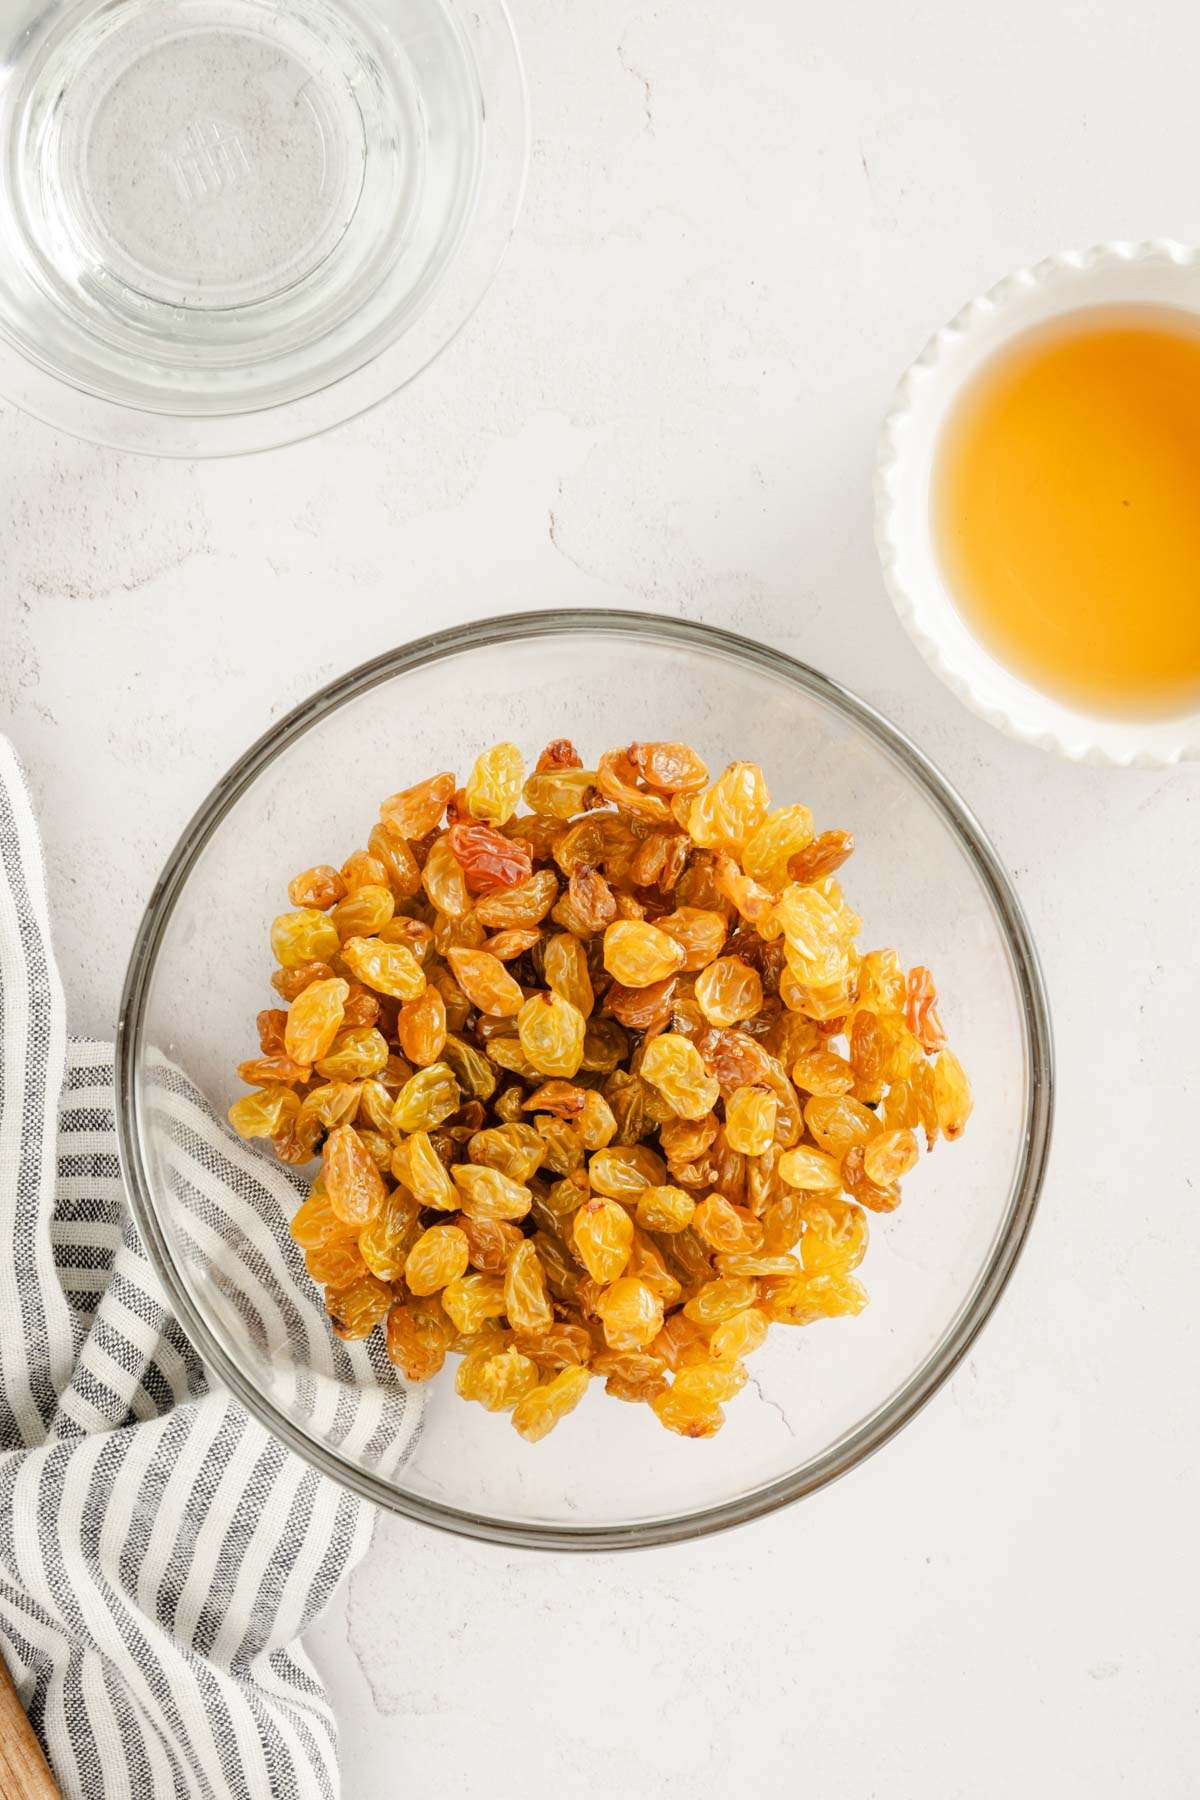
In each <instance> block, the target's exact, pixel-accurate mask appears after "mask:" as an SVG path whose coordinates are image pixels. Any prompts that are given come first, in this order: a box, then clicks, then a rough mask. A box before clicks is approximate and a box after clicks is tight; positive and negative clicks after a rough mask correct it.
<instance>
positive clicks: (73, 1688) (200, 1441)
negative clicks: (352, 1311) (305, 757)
mask: <svg viewBox="0 0 1200 1800" xmlns="http://www.w3.org/2000/svg"><path fill="white" fill-rule="evenodd" d="M159 1091H160V1093H161V1097H162V1104H163V1105H164V1106H167V1107H169V1108H170V1109H171V1117H172V1126H173V1131H174V1134H175V1135H174V1140H173V1141H174V1143H175V1145H176V1147H177V1150H178V1163H177V1170H178V1179H179V1183H180V1188H181V1190H183V1191H186V1192H187V1193H188V1194H190V1195H192V1196H193V1197H194V1204H193V1205H192V1206H191V1207H190V1209H189V1213H188V1220H189V1232H190V1233H191V1237H192V1241H193V1242H196V1243H197V1244H198V1246H199V1248H198V1253H199V1254H204V1255H206V1256H209V1257H211V1256H212V1255H213V1254H214V1252H215V1251H216V1250H225V1251H228V1262H227V1269H228V1271H229V1272H230V1273H231V1277H232V1280H233V1282H234V1287H233V1289H231V1291H233V1292H235V1293H236V1306H237V1309H238V1312H239V1314H240V1316H241V1318H242V1319H243V1320H244V1322H245V1325H246V1327H247V1329H248V1330H249V1332H250V1335H251V1338H252V1339H255V1340H256V1341H257V1342H258V1343H259V1344H260V1346H261V1347H262V1348H263V1349H264V1351H268V1350H269V1349H270V1346H271V1345H272V1344H273V1343H276V1342H286V1341H288V1340H289V1339H291V1340H294V1339H295V1338H296V1335H297V1334H301V1336H302V1337H303V1339H304V1342H305V1344H306V1345H309V1344H311V1345H313V1346H320V1354H321V1356H324V1358H325V1362H324V1364H323V1365H322V1364H321V1361H320V1356H318V1355H316V1353H315V1351H314V1354H313V1356H312V1357H311V1358H310V1359H308V1360H309V1361H310V1364H311V1366H312V1367H315V1368H317V1369H318V1370H319V1369H321V1368H322V1367H323V1368H324V1369H325V1371H327V1379H325V1378H324V1377H323V1376H321V1375H320V1374H318V1376H317V1377H316V1378H315V1380H314V1379H312V1378H311V1377H310V1378H309V1379H308V1387H307V1390H306V1391H305V1392H304V1393H298V1395H297V1400H296V1405H297V1408H298V1410H299V1411H301V1412H303V1413H305V1414H307V1416H308V1417H309V1418H310V1419H312V1420H313V1421H314V1422H315V1423H316V1425H317V1426H318V1428H319V1429H321V1431H322V1434H323V1435H325V1436H326V1437H327V1438H328V1439H329V1440H330V1441H335V1439H336V1436H337V1433H336V1432H335V1430H334V1429H333V1426H334V1424H335V1423H336V1421H337V1417H338V1408H339V1405H340V1404H341V1403H342V1402H341V1399H340V1398H339V1396H344V1393H345V1384H346V1383H347V1382H349V1383H350V1384H351V1386H352V1388H353V1386H354V1385H355V1384H357V1383H361V1386H360V1388H359V1394H360V1396H361V1403H360V1404H353V1405H351V1406H350V1407H349V1408H348V1409H347V1410H348V1417H347V1420H346V1423H345V1428H344V1432H343V1437H344V1440H345V1441H346V1443H347V1447H350V1440H351V1439H352V1438H353V1439H354V1440H356V1441H355V1443H354V1446H353V1447H354V1448H356V1449H357V1450H358V1451H359V1452H361V1451H362V1450H363V1448H364V1446H370V1447H372V1448H374V1450H375V1451H376V1454H377V1455H378V1457H379V1458H380V1459H382V1458H383V1456H384V1455H385V1454H386V1455H387V1456H388V1457H389V1458H391V1457H395V1456H397V1455H399V1454H401V1453H402V1449H401V1447H402V1445H403V1443H404V1440H405V1439H406V1438H411V1435H412V1431H413V1429H414V1425H415V1416H414V1415H415V1408H414V1409H413V1414H410V1416H409V1417H408V1418H405V1416H404V1415H405V1408H406V1404H407V1402H406V1396H405V1394H404V1391H403V1389H402V1388H398V1387H396V1386H395V1384H392V1385H390V1386H389V1387H388V1388H386V1389H383V1390H382V1391H378V1392H376V1391H375V1390H376V1389H377V1388H378V1383H377V1377H375V1374H374V1371H373V1370H372V1368H371V1364H370V1360H369V1359H368V1358H367V1356H366V1353H365V1352H364V1351H363V1350H362V1348H361V1347H359V1346H355V1347H347V1346H343V1345H341V1344H338V1343H337V1341H336V1340H335V1339H333V1338H332V1337H331V1336H330V1334H329V1332H328V1329H327V1327H326V1325H325V1322H324V1320H323V1319H322V1317H321V1314H320V1309H319V1307H318V1305H317V1304H316V1298H315V1294H314V1293H313V1291H312V1290H311V1289H310V1288H309V1286H308V1284H307V1282H306V1280H305V1278H304V1275H303V1265H302V1263H299V1262H298V1260H297V1257H296V1254H295V1250H294V1247H293V1246H292V1245H291V1244H290V1240H287V1239H286V1236H285V1235H284V1234H281V1233H280V1231H279V1219H280V1207H281V1204H282V1205H284V1206H285V1209H290V1207H291V1206H293V1205H294V1204H295V1193H294V1189H292V1188H291V1187H290V1186H289V1177H288V1175H287V1173H286V1171H284V1170H282V1169H276V1168H274V1167H272V1166H270V1165H267V1164H265V1163H264V1162H262V1161H261V1160H260V1159H259V1158H258V1157H256V1156H255V1155H253V1153H251V1152H248V1151H247V1150H246V1148H245V1147H244V1146H242V1145H240V1144H237V1143H236V1142H235V1141H234V1140H233V1139H232V1138H231V1137H230V1136H229V1134H228V1133H227V1132H226V1131H225V1130H224V1128H223V1126H221V1125H219V1124H218V1123H216V1121H215V1120H214V1119H213V1117H212V1115H211V1114H210V1113H209V1112H208V1110H207V1109H206V1108H205V1107H204V1105H203V1102H202V1101H201V1099H200V1096H199V1095H198V1094H197V1093H196V1092H195V1090H194V1089H192V1088H191V1087H190V1084H189V1083H188V1082H187V1081H186V1079H185V1078H183V1077H182V1076H180V1075H179V1073H178V1071H174V1070H170V1069H168V1068H167V1067H166V1065H164V1066H163V1070H162V1079H161V1085H160V1090H159ZM0 1210H2V1215H3V1231H4V1248H3V1251H0V1321H2V1325H3V1328H2V1329H0V1647H2V1648H3V1652H4V1657H5V1660H6V1662H7V1664H8V1666H9V1669H10V1670H11V1672H12V1674H13V1677H14V1679H15V1681H16V1683H17V1686H18V1690H19V1692H20V1694H21V1697H22V1700H23V1701H24V1703H25V1705H26V1707H27V1710H28V1712H29V1714H30V1717H31V1719H32V1721H33V1723H34V1726H35V1728H36V1729H37V1731H38V1734H39V1736H40V1737H41V1739H42V1742H43V1744H44V1745H45V1747H46V1749H47V1752H48V1755H49V1757H50V1761H51V1763H52V1765H53V1767H54V1771H55V1774H56V1776H57V1778H58V1780H59V1782H60V1784H61V1786H62V1788H63V1791H64V1793H66V1794H68V1795H81V1796H87V1797H88V1800H101V1797H103V1800H158V1797H159V1796H180V1797H183V1796H188V1797H192V1796H195V1797H196V1800H243V1797H247V1800H257V1797H258V1796H263V1797H264V1800H265V1797H266V1796H270V1797H271V1800H308V1797H310V1796H318V1795H321V1796H333V1795H335V1794H336V1793H337V1792H338V1781H337V1763H336V1733H335V1727H334V1721H333V1717H332V1714H331V1711H330V1707H329V1704H328V1701H327V1700H326V1697H325V1694H324V1692H323V1690H322V1687H321V1684H320V1682H319V1681H318V1679H317V1677H316V1676H315V1674H314V1671H313V1669H312V1667H311V1665H310V1663H309V1662H308V1660H307V1658H306V1656H305V1654H304V1652H303V1650H302V1649H301V1648H300V1646H299V1644H298V1642H297V1640H298V1638H299V1636H300V1634H301V1633H302V1632H303V1631H304V1630H305V1629H306V1628H307V1626H309V1625H310V1624H311V1623H312V1621H313V1620H314V1619H315V1618H316V1617H317V1615H318V1614H319V1612H320V1611H321V1609H322V1607H323V1606H324V1605H325V1604H326V1602H327V1601H328V1600H329V1598H330V1596H331V1594H332V1592H333V1590H334V1588H335V1586H336V1585H337V1583H338V1581H339V1579H340V1578H341V1577H342V1576H343V1575H344V1574H345V1572H346V1570H347V1569H348V1568H349V1567H350V1566H351V1564H352V1563H353V1562H354V1561H355V1560H356V1559H357V1558H358V1557H359V1556H360V1555H361V1554H362V1552H363V1551H364V1550H365V1548H366V1545H367V1541H368V1538H369V1535H370V1515H369V1511H368V1510H367V1509H365V1508H364V1507H363V1506H362V1505H361V1504H360V1503H359V1502H357V1501H356V1500H354V1499H352V1498H351V1497H350V1496H349V1495H348V1494H345V1493H343V1492H342V1491H341V1490H339V1489H338V1488H336V1487H335V1486H333V1485H332V1484H331V1483H329V1482H328V1481H326V1480H325V1479H324V1478H322V1477H320V1476H318V1475H317V1474H316V1473H315V1471H314V1470H312V1469H310V1468H309V1467H308V1466H307V1465H305V1464H304V1463H302V1462H300V1461H299V1460H298V1459H296V1458H295V1457H293V1456H292V1455H291V1454H290V1453H289V1452H288V1451H286V1450H284V1449H283V1448H282V1447H281V1446H280V1444H279V1443H278V1442H277V1441H276V1440H275V1439H273V1438H271V1437H269V1436H268V1435H267V1434H266V1433H265V1432H264V1431H263V1430H262V1428H261V1427H260V1426H258V1425H257V1424H256V1423H255V1422H254V1421H253V1420H251V1419H250V1418H249V1417H248V1416H247V1414H246V1413H245V1412H244V1411H243V1410H242V1409H241V1408H240V1406H238V1405H237V1404H236V1403H235V1402H233V1401H232V1400H231V1399H230V1398H229V1397H228V1396H227V1395H226V1394H224V1393H222V1392H219V1391H213V1390H212V1389H211V1388H210V1386H209V1383H208V1381H207V1379H206V1376H205V1372H204V1369H203V1367H202V1366H201V1364H200V1361H199V1359H198V1358H197V1356H196V1353H195V1352H194V1350H193V1349H192V1347H191V1345H190V1344H189V1343H188V1341H187V1339H186V1338H185V1337H184V1335H183V1333H182V1331H181V1330H180V1329H179V1327H178V1325H177V1324H176V1323H175V1321H174V1320H173V1319H172V1317H171V1315H170V1313H169V1311H168V1308H167V1305H166V1301H165V1298H164V1295H163V1292H162V1289H161V1287H160V1285H159V1283H158V1281H157V1279H156V1277H155V1275H154V1272H153V1270H152V1269H151V1267H150V1265H149V1263H148V1261H147V1259H146V1255H145V1252H144V1250H143V1248H142V1245H141V1243H140V1241H139V1239H138V1235H137V1232H136V1231H135V1229H134V1226H133V1223H132V1221H131V1219H130V1217H129V1214H128V1211H127V1208H126V1204H125V1197H124V1192H123V1187H122V1182H121V1174H120V1168H119V1165H118V1161H117V1152H116V1139H115V1133H114V1129H113V1060H112V1047H111V1045H107V1044H97V1043H86V1042H79V1041H70V1042H69V1041H68V1040H67V1039H66V1034H65V1025H64V1008H63V997H62V989H61V984H60V982H59V978H58V972H57V970H56V968H55V965H54V958H53V955H52V952H51V948H50V936H49V923H48V917H47V909H46V893H45V879H44V874H43V869H42V860H41V850H40V844H39V840H38V835H37V831H36V827H35V825H34V821H33V814H32V810H31V807H30V804H29V798H28V794H27V791H26V788H25V784H24V780H23V777H22V775H21V772H20V769H19V767H18V765H17V762H16V759H15V757H14V755H13V753H12V750H11V748H10V747H9V746H8V745H7V744H6V743H4V742H3V740H0ZM198 1234H200V1235H202V1237H203V1242H202V1243H201V1242H200V1237H199V1236H198ZM385 1447H386V1449H385Z"/></svg>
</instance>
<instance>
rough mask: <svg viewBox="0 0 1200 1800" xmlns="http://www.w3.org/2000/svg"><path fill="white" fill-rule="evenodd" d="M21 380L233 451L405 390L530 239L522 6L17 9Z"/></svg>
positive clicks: (50, 406)
mask: <svg viewBox="0 0 1200 1800" xmlns="http://www.w3.org/2000/svg"><path fill="white" fill-rule="evenodd" d="M0 50H2V51H3V55H2V57H0V237H2V239H3V242H4V245H5V255H4V258H3V263H2V265H0V393H2V394H3V395H4V396H5V397H6V398H8V399H10V400H12V401H14V402H15V403H16V404H17V405H19V406H21V407H23V408H24V409H25V410H26V411H28V412H31V413H33V414H35V415H36V416H37V417H39V418H42V419H44V420H46V421H47V422H48V423H49V424H52V425H54V426H57V427H59V428H61V429H62V430H65V431H68V432H71V433H73V434H74V435H75V436H77V437H84V438H90V439H93V440H95V441H97V442H101V443H106V444H111V445H114V446H116V447H117V448H119V449H127V450H135V451H142V452H145V453H149V454H156V455H166V456H188V457H194V456H214V455H233V454H237V453H239V452H242V451H250V450H261V449H266V448H270V447H272V446H275V445H279V444H284V443H291V442H293V441H295V440H296V439H299V438H304V437H309V436H312V435H314V434H315V433H317V432H319V431H322V430H324V429H326V427H328V426H330V425H333V424H337V423H339V422H341V421H343V420H345V419H349V418H352V417H354V416H355V415H356V414H357V413H360V412H362V411H364V410H365V409H366V408H367V407H369V406H371V405H373V404H374V403H375V402H376V401H377V400H380V399H382V398H384V397H385V396H386V395H388V394H390V393H392V392H394V391H395V390H396V389H397V388H399V387H400V386H402V385H403V384H404V383H405V382H406V381H408V380H409V379H410V378H411V377H412V376H413V375H415V374H416V373H417V372H418V371H419V370H420V369H422V368H423V367H424V366H425V365H426V364H427V363H428V362H430V361H431V360H432V358H433V357H434V356H436V354H437V353H438V351H439V350H441V349H442V348H443V347H444V346H445V345H446V344H447V343H448V342H449V341H450V339H451V338H452V337H453V336H454V334H455V333H456V332H457V331H458V329H459V328H460V326H461V325H462V324H463V323H464V322H465V321H466V319H467V318H468V317H469V316H470V314H471V312H472V311H473V310H474V308H475V306H476V304H477V303H478V301H479V300H480V298H481V297H482V295H483V293H484V291H485V289H486V288H487V285H488V283H489V282H490V280H491V278H492V275H493V274H494V273H495V270H496V268H497V266H498V264H499V261H500V258H501V256H502V254H503V252H504V249H505V247H506V245H507V243H508V240H509V237H510V236H511V232H512V228H513V224H514V222H515V219H516V215H517V212H518V209H519V206H520V200H521V194H522V189H523V186H524V179H525V169H526V158H527V108H526V99H525V87H524V78H523V74H522V70H521V63H520V58H519V55H518V51H517V46H516V40H515V38H514V35H513V30H512V25H511V21H510V19H509V15H508V12H507V10H506V7H505V4H504V0H471V4H466V0H288V4H287V5H284V6H281V5H279V4H278V3H277V0H74V3H71V0H58V3H55V0H22V3H21V4H19V5H18V6H16V7H14V8H12V9H10V10H9V12H8V13H7V14H6V18H5V23H4V27H3V30H2V31H0Z"/></svg>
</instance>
